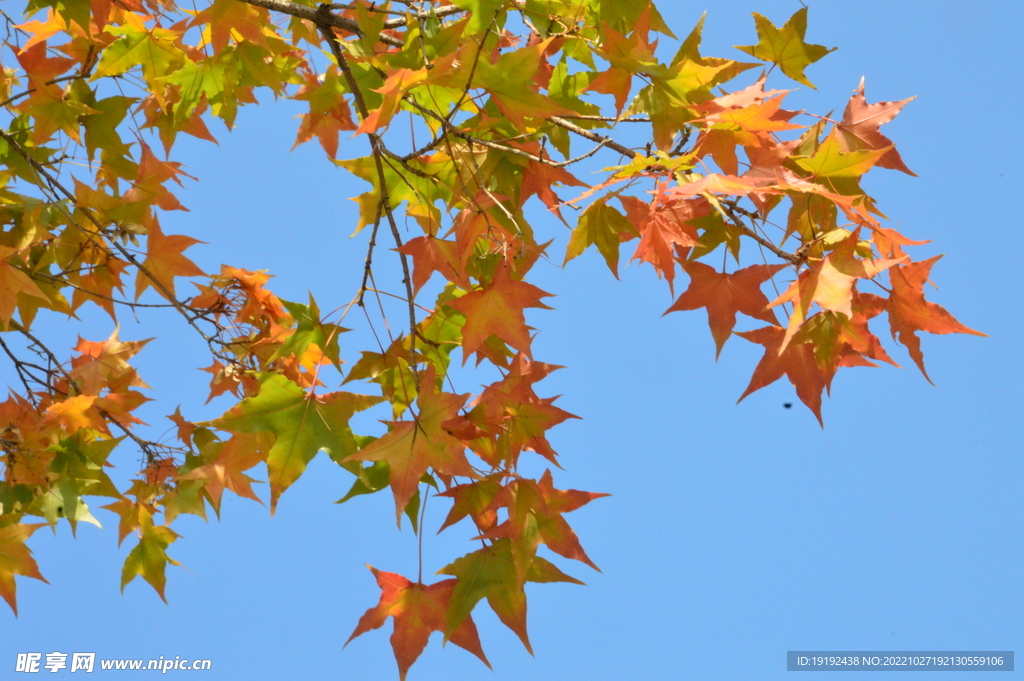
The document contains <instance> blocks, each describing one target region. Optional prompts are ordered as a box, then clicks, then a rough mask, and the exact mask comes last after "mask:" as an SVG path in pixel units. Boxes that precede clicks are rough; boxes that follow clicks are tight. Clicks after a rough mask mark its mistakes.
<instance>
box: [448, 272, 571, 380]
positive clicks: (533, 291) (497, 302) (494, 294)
mask: <svg viewBox="0 0 1024 681" xmlns="http://www.w3.org/2000/svg"><path fill="white" fill-rule="evenodd" d="M550 295H551V294H550V293H545V292H544V291H542V290H540V289H539V288H537V287H536V286H534V285H533V284H527V283H526V282H524V281H517V280H514V279H512V278H511V276H510V268H509V267H508V266H507V265H505V264H501V265H499V266H498V267H497V269H495V271H494V278H493V279H492V280H491V283H490V285H489V286H485V287H484V288H482V289H480V290H477V291H471V292H469V293H467V294H466V295H464V296H462V297H461V298H458V299H457V300H453V301H452V302H450V303H449V305H450V306H451V307H453V308H454V309H456V310H458V311H459V312H461V313H462V314H464V315H466V324H465V326H463V327H462V353H463V354H462V363H463V364H465V363H466V360H467V359H468V358H469V356H470V355H472V354H473V353H474V352H476V351H477V350H478V349H479V348H480V346H481V345H483V344H484V341H486V340H487V338H488V337H489V336H491V335H495V336H497V337H498V338H500V339H501V340H503V341H505V342H506V343H508V344H509V345H511V346H512V347H513V348H515V349H516V350H519V351H520V352H525V353H527V354H529V353H530V333H529V331H528V330H527V327H526V317H524V316H523V310H524V309H525V308H528V307H539V308H542V309H545V310H550V309H551V308H550V307H548V306H547V305H545V304H544V303H542V302H540V299H541V298H544V297H547V296H550Z"/></svg>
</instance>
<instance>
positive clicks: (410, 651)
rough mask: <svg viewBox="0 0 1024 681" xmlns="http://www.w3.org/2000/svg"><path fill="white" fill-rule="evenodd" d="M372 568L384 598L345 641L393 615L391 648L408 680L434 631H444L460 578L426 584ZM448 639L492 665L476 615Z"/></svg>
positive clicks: (346, 642) (382, 623) (468, 619)
mask: <svg viewBox="0 0 1024 681" xmlns="http://www.w3.org/2000/svg"><path fill="white" fill-rule="evenodd" d="M367 567H370V566H367ZM370 572H372V573H373V576H374V577H375V578H376V579H377V584H378V585H379V586H380V588H381V595H380V602H379V603H377V605H375V606H374V607H372V608H370V609H369V610H367V611H366V612H365V613H363V616H362V617H360V618H359V623H358V624H357V625H356V628H355V631H353V632H352V635H351V636H349V637H348V641H345V645H346V646H347V645H348V644H349V643H351V641H352V639H354V638H355V637H357V636H359V635H360V634H364V633H366V632H367V631H370V630H371V629H379V628H380V627H382V626H384V622H386V621H387V618H388V617H393V618H394V620H395V630H394V632H393V633H392V634H391V648H392V649H393V650H394V652H395V660H396V661H397V662H398V677H399V678H400V679H401V680H402V681H405V675H406V674H407V673H408V672H409V667H411V666H412V664H413V662H415V661H416V658H418V657H419V656H420V653H422V652H423V649H424V648H426V647H427V640H428V639H429V638H430V634H431V633H433V632H435V631H440V632H442V633H443V632H444V630H445V620H446V617H447V614H448V604H449V602H450V601H451V598H452V593H453V592H454V591H455V584H456V583H457V582H458V580H457V579H445V580H443V581H440V582H437V583H436V584H423V583H422V582H411V581H409V580H408V579H406V578H405V577H402V576H401V575H396V574H395V573H393V572H383V571H381V570H377V569H375V568H372V567H370ZM448 640H449V641H451V642H452V643H454V644H455V645H457V646H459V647H460V648H463V649H465V650H468V651H469V652H471V653H473V654H474V655H476V656H477V657H479V658H480V660H481V661H482V662H483V663H484V664H485V665H487V667H488V668H490V666H491V663H490V662H488V661H487V656H486V655H484V651H483V648H481V646H480V636H479V634H477V631H476V624H475V623H474V622H473V618H472V617H467V618H466V619H465V620H463V621H462V623H461V624H459V626H458V627H457V628H456V629H455V630H454V631H453V632H452V633H451V635H450V636H449V637H448Z"/></svg>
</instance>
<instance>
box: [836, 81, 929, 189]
mask: <svg viewBox="0 0 1024 681" xmlns="http://www.w3.org/2000/svg"><path fill="white" fill-rule="evenodd" d="M912 99H914V97H908V98H907V99H904V100H901V101H899V102H876V103H875V104H868V102H867V100H866V99H865V98H864V79H863V78H861V79H860V85H859V86H858V87H857V89H856V90H855V91H854V93H853V96H852V97H850V101H849V102H848V103H847V104H846V111H844V112H843V120H842V122H841V123H839V125H838V126H837V127H838V129H839V132H840V133H841V134H840V136H839V146H840V148H841V149H842V150H843V151H859V150H861V149H885V148H886V147H892V148H891V149H889V151H887V152H885V154H883V155H882V157H881V158H880V159H878V161H876V162H875V165H877V166H879V167H881V168H891V169H893V170H902V171H903V172H905V173H907V174H908V175H913V176H914V177H917V174H916V173H914V172H912V171H911V170H910V168H908V167H907V166H906V164H905V163H904V162H903V159H902V158H901V157H900V152H898V151H896V147H894V146H893V143H892V140H891V139H889V138H888V137H886V136H885V135H883V134H882V133H880V132H879V131H878V128H879V127H881V126H882V125H884V124H886V123H888V122H889V121H891V120H892V119H894V118H896V114H898V113H899V112H900V110H901V109H902V108H903V107H904V106H906V105H907V103H908V102H909V101H910V100H912Z"/></svg>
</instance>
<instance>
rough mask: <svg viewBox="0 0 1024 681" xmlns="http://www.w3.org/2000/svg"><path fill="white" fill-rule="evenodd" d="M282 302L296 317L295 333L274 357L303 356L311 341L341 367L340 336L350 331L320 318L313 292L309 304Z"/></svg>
mask: <svg viewBox="0 0 1024 681" xmlns="http://www.w3.org/2000/svg"><path fill="white" fill-rule="evenodd" d="M281 303H282V304H283V305H284V306H285V307H286V308H288V312H289V313H291V315H292V317H294V318H295V324H296V329H295V333H294V334H292V335H291V336H289V337H288V339H287V340H286V341H285V342H284V343H283V344H282V345H281V347H280V348H278V350H277V352H275V353H274V357H273V359H277V358H278V357H285V356H287V355H291V354H294V355H295V356H296V357H302V356H303V355H304V354H305V353H306V350H307V349H308V348H309V344H310V343H315V344H316V346H317V347H318V348H320V351H321V352H323V353H324V355H325V356H326V357H327V358H328V359H329V360H331V362H332V363H333V364H334V366H335V367H337V368H338V369H339V370H340V369H341V357H340V350H339V348H338V336H339V335H341V334H342V333H344V332H346V331H348V330H349V329H346V328H345V327H343V326H338V325H337V324H329V323H324V322H322V321H321V320H320V308H319V307H317V304H316V301H315V300H313V294H310V295H309V305H302V304H301V303H292V302H289V301H287V300H282V301H281Z"/></svg>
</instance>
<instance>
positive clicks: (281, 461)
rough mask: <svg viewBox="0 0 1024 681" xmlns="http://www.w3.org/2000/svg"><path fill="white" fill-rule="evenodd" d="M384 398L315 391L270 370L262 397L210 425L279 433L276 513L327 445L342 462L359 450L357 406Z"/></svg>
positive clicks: (273, 490)
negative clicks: (351, 422) (352, 423)
mask: <svg viewBox="0 0 1024 681" xmlns="http://www.w3.org/2000/svg"><path fill="white" fill-rule="evenodd" d="M381 401H383V398H381V397H373V396H371V395H355V394H353V393H347V392H333V393H328V394H326V395H315V394H313V393H307V392H306V391H304V390H303V389H302V388H300V387H299V386H297V385H295V383H293V382H291V381H290V380H288V379H287V378H285V377H284V376H281V375H280V374H271V375H266V374H264V375H263V376H262V377H261V380H260V392H259V394H258V395H257V396H256V397H247V398H245V399H244V400H242V401H241V402H240V403H239V404H237V405H236V406H235V407H233V408H232V409H231V410H230V411H228V412H227V413H226V414H224V416H221V417H220V418H219V419H217V420H215V421H211V422H210V424H209V425H212V426H215V427H217V428H220V429H222V430H227V431H231V432H235V433H255V432H261V431H267V432H271V433H273V434H274V435H275V436H276V439H275V440H274V446H273V447H271V449H270V451H269V452H268V453H267V474H268V476H269V478H270V512H271V513H273V512H274V509H275V508H276V507H277V500H278V498H280V496H281V493H282V492H284V491H285V490H286V489H288V487H289V486H290V485H291V484H292V483H293V482H295V481H296V480H298V478H299V476H301V475H302V473H303V471H305V470H306V466H307V465H308V464H309V462H310V461H312V460H313V457H314V456H316V454H317V452H319V451H320V450H321V449H325V450H327V452H328V453H329V454H330V456H331V458H332V459H334V460H335V461H337V462H338V463H341V461H342V460H343V459H344V458H345V457H347V456H349V455H350V454H353V453H354V452H355V451H356V449H357V445H356V442H355V439H354V438H353V436H352V429H351V428H349V425H348V421H349V419H350V418H351V417H352V415H353V414H354V413H356V412H357V411H363V410H364V409H368V408H370V407H372V406H373V405H375V404H377V403H379V402H381ZM349 466H351V464H347V465H346V466H345V467H346V468H348V467H349Z"/></svg>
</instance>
